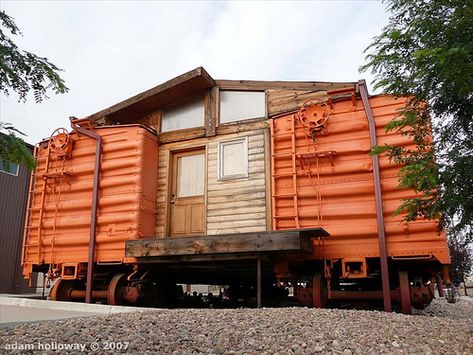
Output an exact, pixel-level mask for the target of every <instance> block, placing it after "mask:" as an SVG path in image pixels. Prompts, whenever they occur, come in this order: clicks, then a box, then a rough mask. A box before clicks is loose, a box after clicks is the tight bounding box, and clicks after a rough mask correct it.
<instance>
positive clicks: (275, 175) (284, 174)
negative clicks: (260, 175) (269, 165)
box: [273, 173, 296, 178]
mask: <svg viewBox="0 0 473 355" xmlns="http://www.w3.org/2000/svg"><path fill="white" fill-rule="evenodd" d="M294 175H296V173H278V174H273V177H274V178H279V177H289V176H294Z"/></svg>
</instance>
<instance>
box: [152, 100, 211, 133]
mask: <svg viewBox="0 0 473 355" xmlns="http://www.w3.org/2000/svg"><path fill="white" fill-rule="evenodd" d="M202 126H204V99H203V98H202V97H199V98H198V99H194V100H191V101H188V102H185V103H183V104H181V105H176V106H173V107H170V108H169V109H165V110H164V111H163V117H162V119H161V132H169V131H176V130H179V129H185V128H194V127H202Z"/></svg>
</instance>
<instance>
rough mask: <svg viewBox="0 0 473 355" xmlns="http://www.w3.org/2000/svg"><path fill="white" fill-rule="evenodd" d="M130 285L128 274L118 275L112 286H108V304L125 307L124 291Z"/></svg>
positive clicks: (113, 279) (111, 283)
mask: <svg viewBox="0 0 473 355" xmlns="http://www.w3.org/2000/svg"><path fill="white" fill-rule="evenodd" d="M127 283H128V280H127V276H126V274H116V275H115V276H114V277H113V278H112V281H110V284H109V285H108V291H107V302H108V304H110V305H123V304H126V301H125V300H124V298H123V295H124V289H125V287H126V285H127Z"/></svg>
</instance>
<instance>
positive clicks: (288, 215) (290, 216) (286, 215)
mask: <svg viewBox="0 0 473 355" xmlns="http://www.w3.org/2000/svg"><path fill="white" fill-rule="evenodd" d="M296 217H297V215H296V214H283V215H280V216H274V218H276V219H293V218H296Z"/></svg>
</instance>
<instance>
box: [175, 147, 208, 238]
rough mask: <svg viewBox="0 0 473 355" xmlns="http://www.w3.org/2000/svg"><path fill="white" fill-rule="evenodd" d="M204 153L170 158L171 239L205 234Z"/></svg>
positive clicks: (184, 154) (183, 153)
mask: <svg viewBox="0 0 473 355" xmlns="http://www.w3.org/2000/svg"><path fill="white" fill-rule="evenodd" d="M204 196H205V151H204V150H193V151H190V152H181V153H175V154H173V159H172V183H171V200H170V205H171V215H170V218H171V220H170V227H171V228H170V232H171V236H192V235H203V234H205V217H206V215H205V203H204V201H205V200H204Z"/></svg>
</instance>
